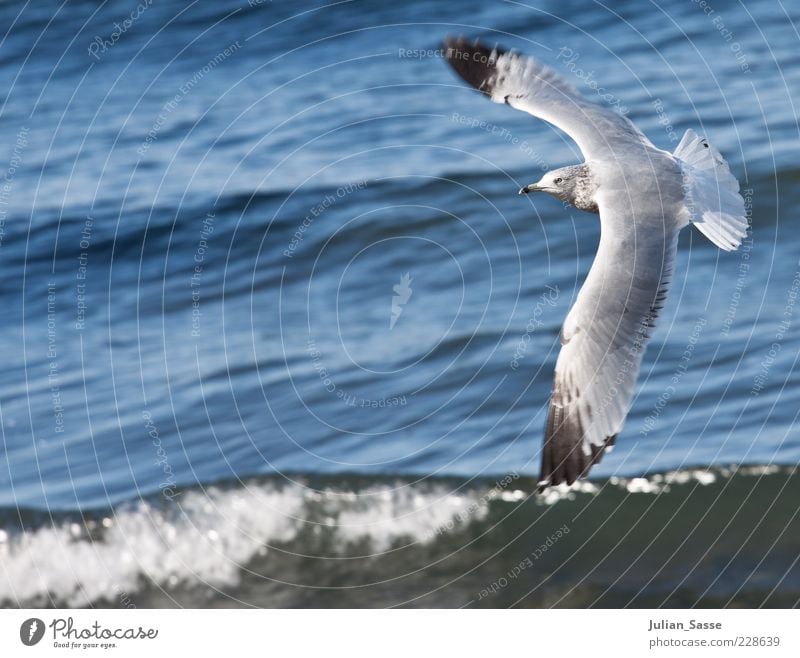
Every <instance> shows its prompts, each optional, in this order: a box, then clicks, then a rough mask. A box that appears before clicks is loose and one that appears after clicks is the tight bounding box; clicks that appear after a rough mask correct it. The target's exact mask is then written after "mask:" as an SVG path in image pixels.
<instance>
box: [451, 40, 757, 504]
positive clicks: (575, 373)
mask: <svg viewBox="0 0 800 658" xmlns="http://www.w3.org/2000/svg"><path fill="white" fill-rule="evenodd" d="M443 51H444V54H445V58H446V61H447V62H448V63H449V64H450V66H451V67H452V68H453V70H454V71H455V72H456V73H457V74H458V75H459V76H460V77H461V78H463V79H464V80H465V81H466V82H467V83H469V84H470V85H472V86H473V87H474V88H475V89H477V90H478V91H480V92H481V93H483V94H485V95H486V96H488V97H489V98H490V99H491V100H492V101H494V102H495V103H505V104H506V105H510V106H511V107H513V108H515V109H518V110H522V111H524V112H527V113H528V114H531V115H533V116H534V117H537V118H539V119H543V120H544V121H547V122H548V123H550V124H553V125H554V126H556V127H557V128H559V129H560V130H562V131H564V132H565V133H566V134H567V135H569V137H571V138H572V139H573V140H574V141H575V143H576V144H577V145H578V148H579V149H580V151H581V154H582V155H583V158H584V162H583V163H581V164H577V165H571V166H567V167H563V168H561V169H556V170H553V171H548V172H547V173H546V174H545V175H544V176H543V177H542V178H541V180H539V181H538V182H536V183H531V184H530V185H526V186H525V187H523V188H522V189H521V190H519V193H520V194H529V193H531V192H544V193H546V194H549V195H551V196H553V197H556V198H557V199H559V200H561V201H562V202H564V203H566V204H570V205H572V206H574V207H575V208H578V209H579V210H584V211H587V212H591V213H597V214H599V215H600V243H599V246H598V249H597V254H596V256H595V259H594V262H593V264H592V267H591V269H590V270H589V273H588V274H587V276H586V280H585V281H584V284H583V287H582V288H581V289H580V292H579V293H578V295H577V298H576V300H575V304H574V305H573V306H572V308H571V309H570V310H569V313H568V314H567V317H566V319H565V321H564V324H563V326H562V328H561V332H560V342H561V350H560V352H559V355H558V359H557V361H556V367H555V373H554V377H553V388H552V392H551V394H550V402H549V406H548V413H547V421H546V423H545V430H544V439H543V444H542V452H541V471H540V475H539V482H538V487H539V491H544V490H545V489H546V488H547V487H549V486H551V485H558V484H561V483H566V485H571V484H573V483H574V482H575V481H576V480H578V479H580V478H584V477H586V475H587V474H588V473H589V469H590V468H591V467H592V466H593V465H594V464H597V463H598V462H599V461H600V460H601V458H602V456H603V454H604V453H606V452H610V451H611V449H612V448H613V446H614V443H615V441H616V438H617V435H618V434H619V433H620V431H621V429H622V426H623V423H624V422H625V416H626V415H627V414H628V410H629V408H630V406H631V402H632V400H633V393H634V389H635V385H636V377H637V375H638V372H639V367H640V365H641V362H642V356H643V353H644V349H645V347H646V345H647V341H648V339H649V337H650V332H651V330H652V328H653V326H654V324H655V320H656V317H657V315H658V311H659V309H661V307H662V306H663V303H664V300H665V298H666V295H667V289H668V287H669V282H670V276H671V274H672V270H673V264H674V262H675V254H676V251H677V244H678V233H679V232H680V230H681V229H682V228H683V227H684V226H686V225H687V224H694V226H696V227H697V228H698V229H699V230H700V231H701V232H702V233H703V234H704V235H705V236H706V237H707V238H708V239H710V240H711V242H713V243H714V244H715V245H716V246H717V247H719V248H720V249H723V250H725V251H732V250H735V249H736V248H737V247H738V246H739V245H740V244H741V241H742V238H744V237H745V236H746V234H747V227H748V225H747V219H746V215H745V205H744V200H743V199H742V197H741V195H740V194H739V183H738V181H737V180H736V178H735V177H734V176H733V175H732V174H731V172H730V169H729V167H728V165H727V163H726V162H725V160H724V159H723V157H722V156H721V155H720V153H719V151H717V150H716V149H715V148H714V147H713V146H712V145H711V144H710V143H709V142H708V140H707V139H705V138H703V137H699V136H698V135H697V134H696V133H695V132H694V131H693V130H691V129H690V130H687V131H686V133H685V134H684V136H683V139H681V141H680V143H679V144H678V146H677V148H676V149H675V151H674V152H673V153H670V152H668V151H664V150H662V149H659V148H657V147H656V146H654V145H653V143H652V142H650V140H648V139H647V137H645V135H644V134H643V133H642V132H641V131H640V130H639V129H638V128H637V127H636V126H635V125H633V123H632V122H631V121H630V120H629V119H628V118H627V117H625V116H623V115H622V114H619V113H617V112H615V111H613V110H612V109H610V108H607V107H604V106H602V105H599V104H597V103H594V102H590V101H587V100H586V99H585V98H583V97H582V96H581V94H580V93H579V92H578V90H577V89H575V87H574V86H573V85H571V84H570V83H569V82H568V81H567V80H565V79H564V78H563V77H561V76H560V75H559V74H557V73H556V72H555V71H553V70H552V69H550V68H549V67H547V66H545V65H544V64H542V63H541V62H539V61H537V60H536V59H533V58H531V57H526V56H524V55H521V54H518V53H515V52H506V51H503V50H501V49H499V48H497V47H495V48H493V49H489V48H487V47H485V46H484V45H482V44H481V43H480V42H478V41H475V42H472V43H470V42H468V41H467V40H466V39H465V38H464V37H459V38H452V37H448V38H446V39H445V43H444V49H443Z"/></svg>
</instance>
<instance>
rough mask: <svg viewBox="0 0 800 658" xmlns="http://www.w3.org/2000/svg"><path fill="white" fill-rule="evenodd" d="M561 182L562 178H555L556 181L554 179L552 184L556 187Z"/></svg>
mask: <svg viewBox="0 0 800 658" xmlns="http://www.w3.org/2000/svg"><path fill="white" fill-rule="evenodd" d="M562 180H564V179H563V178H556V179H555V180H554V181H553V182H554V183H555V184H556V185H558V184H559V183H560V182H561V181H562Z"/></svg>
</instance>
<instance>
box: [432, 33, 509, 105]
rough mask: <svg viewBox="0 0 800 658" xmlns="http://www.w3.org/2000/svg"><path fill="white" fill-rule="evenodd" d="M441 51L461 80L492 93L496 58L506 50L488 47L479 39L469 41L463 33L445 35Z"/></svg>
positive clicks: (489, 94) (479, 89)
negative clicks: (459, 34) (455, 35)
mask: <svg viewBox="0 0 800 658" xmlns="http://www.w3.org/2000/svg"><path fill="white" fill-rule="evenodd" d="M443 51H444V57H445V60H446V61H447V63H448V64H449V65H450V67H451V68H452V69H453V70H454V71H455V72H456V73H457V74H458V76H459V77H460V78H461V79H462V80H464V81H465V82H466V83H467V84H469V85H470V86H472V87H474V88H475V89H477V90H478V91H480V92H481V93H483V94H486V95H487V96H491V95H492V89H493V88H494V84H495V73H496V71H497V67H496V64H497V60H498V58H500V57H501V56H502V55H505V54H506V51H504V50H502V49H501V48H499V47H498V46H495V47H494V48H491V49H490V48H488V47H487V46H485V45H483V44H482V43H481V41H480V39H475V40H474V41H473V42H472V43H470V42H469V41H468V40H467V38H466V37H465V36H463V35H461V36H458V37H454V36H450V35H447V36H445V38H444V42H443Z"/></svg>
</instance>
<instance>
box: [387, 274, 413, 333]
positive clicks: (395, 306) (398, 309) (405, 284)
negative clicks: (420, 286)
mask: <svg viewBox="0 0 800 658" xmlns="http://www.w3.org/2000/svg"><path fill="white" fill-rule="evenodd" d="M412 281H413V279H412V278H411V275H410V274H409V273H408V272H406V273H405V274H404V275H403V276H401V277H400V283H396V284H395V285H393V286H392V290H393V291H394V296H393V297H392V317H391V319H390V320H389V329H390V330H391V329H394V325H395V324H397V320H399V319H400V314H401V313H402V312H403V307H404V306H405V305H406V304H408V300H409V299H411V293H412V292H413V291H412V290H411V282H412Z"/></svg>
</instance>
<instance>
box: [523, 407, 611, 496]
mask: <svg viewBox="0 0 800 658" xmlns="http://www.w3.org/2000/svg"><path fill="white" fill-rule="evenodd" d="M551 415H553V412H552V410H551V413H550V414H548V425H547V429H546V437H545V442H544V445H543V446H542V466H541V470H540V472H539V480H538V482H537V488H538V491H539V493H540V494H541V493H544V492H545V491H547V489H548V488H549V487H553V486H557V485H559V484H567V485H572V484H574V483H575V482H576V481H577V480H582V479H584V478H586V476H587V475H588V474H589V471H590V470H591V468H592V466H594V465H595V464H599V463H600V462H601V461H602V459H603V455H604V454H605V453H606V452H607V451H609V450H610V449H611V448H612V447H613V446H614V444H615V443H616V440H617V435H616V434H613V435H611V436H607V437H606V438H605V440H604V441H603V445H602V446H595V445H592V446H591V447H590V450H591V452H590V454H589V455H587V454H585V453H584V451H583V430H582V428H581V427H580V423H578V424H574V425H571V424H570V423H569V422H568V421H566V420H564V421H562V422H561V423H560V424H558V425H556V424H555V423H554V422H553V421H552V420H551V419H550V416H551Z"/></svg>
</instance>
